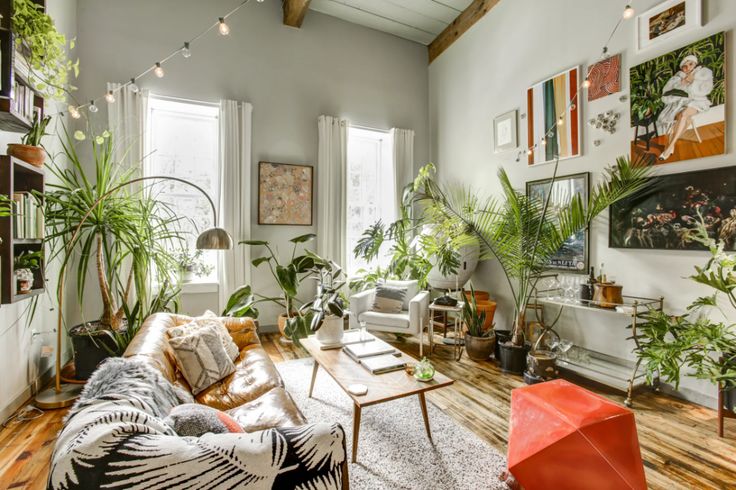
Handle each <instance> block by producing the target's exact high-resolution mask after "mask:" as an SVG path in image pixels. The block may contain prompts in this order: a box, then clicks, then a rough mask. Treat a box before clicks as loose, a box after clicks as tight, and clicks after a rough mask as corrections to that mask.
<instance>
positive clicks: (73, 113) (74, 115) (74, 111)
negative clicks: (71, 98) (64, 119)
mask: <svg viewBox="0 0 736 490" xmlns="http://www.w3.org/2000/svg"><path fill="white" fill-rule="evenodd" d="M68 109H69V115H70V116H72V118H73V119H79V118H80V117H82V115H81V114H80V113H79V109H77V108H76V107H74V106H73V105H70V106H69V107H68Z"/></svg>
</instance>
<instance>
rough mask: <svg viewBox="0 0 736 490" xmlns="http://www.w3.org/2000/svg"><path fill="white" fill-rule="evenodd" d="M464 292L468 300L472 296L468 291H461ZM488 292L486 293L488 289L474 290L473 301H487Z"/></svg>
mask: <svg viewBox="0 0 736 490" xmlns="http://www.w3.org/2000/svg"><path fill="white" fill-rule="evenodd" d="M463 293H465V299H466V301H470V298H471V297H472V294H471V293H470V291H467V290H465V291H463ZM490 297H491V296H490V294H488V291H477V290H476V291H475V301H477V302H481V301H488V300H489V298H490Z"/></svg>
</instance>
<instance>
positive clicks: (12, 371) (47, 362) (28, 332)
mask: <svg viewBox="0 0 736 490" xmlns="http://www.w3.org/2000/svg"><path fill="white" fill-rule="evenodd" d="M47 4H48V5H47V11H48V12H49V14H50V15H51V17H52V18H53V19H54V22H55V23H56V28H57V29H58V30H59V31H60V32H61V33H63V34H64V35H66V36H67V37H68V38H72V37H74V36H75V33H76V0H52V1H49V2H47ZM46 110H47V112H56V111H57V109H56V108H55V103H53V102H51V103H47V105H46ZM21 136H22V135H21V134H20V133H8V132H0V148H2V149H4V148H5V147H6V145H7V144H8V143H19V142H20V137H21ZM44 142H45V144H47V145H49V147H50V148H53V149H57V150H58V145H57V144H55V141H54V139H53V137H47V138H46V140H45V141H44ZM48 181H49V176H48V174H47V182H48ZM57 272H58V271H57V268H56V267H54V266H53V265H51V266H50V267H49V268H48V270H47V276H48V278H49V283H48V284H47V292H48V294H47V295H45V296H41V297H40V298H41V299H40V301H39V303H38V307H37V311H36V314H35V317H34V319H33V322H31V323H30V324H29V323H28V309H29V307H30V304H31V301H30V300H25V301H22V302H20V303H16V304H12V305H2V306H0V373H2V375H1V376H0V421H4V420H5V419H6V418H7V417H8V416H9V415H10V414H11V413H12V412H13V411H14V410H15V409H16V408H18V406H20V404H22V403H24V402H25V401H26V400H27V399H28V398H29V397H30V396H31V394H32V388H31V387H32V386H33V385H34V384H35V381H36V380H37V379H38V378H39V377H41V376H42V375H44V374H46V375H49V374H52V373H53V369H52V368H53V362H54V357H53V356H51V357H48V358H43V359H42V358H41V357H40V354H41V346H42V345H51V346H54V348H56V334H55V333H53V332H52V329H54V328H55V327H56V313H57V311H56V310H55V309H53V305H55V304H56V299H55V297H54V295H55V293H56V281H55V279H56V277H57ZM72 321H73V317H72ZM33 332H37V333H39V334H40V335H35V336H34V335H33ZM69 358H70V352H69V351H68V349H67V347H66V345H65V346H64V353H63V359H65V360H66V359H69Z"/></svg>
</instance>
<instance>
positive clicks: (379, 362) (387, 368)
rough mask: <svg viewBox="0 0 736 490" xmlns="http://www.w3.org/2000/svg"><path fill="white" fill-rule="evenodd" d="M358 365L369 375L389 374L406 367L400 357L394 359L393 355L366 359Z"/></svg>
mask: <svg viewBox="0 0 736 490" xmlns="http://www.w3.org/2000/svg"><path fill="white" fill-rule="evenodd" d="M360 364H361V365H362V366H363V367H364V368H366V369H367V370H368V371H370V372H371V374H383V373H390V372H391V371H398V370H400V369H404V368H405V367H406V362H404V360H403V359H402V358H401V357H396V356H395V355H393V354H383V355H380V356H371V357H366V358H363V359H361V360H360Z"/></svg>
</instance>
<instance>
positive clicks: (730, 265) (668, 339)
mask: <svg viewBox="0 0 736 490" xmlns="http://www.w3.org/2000/svg"><path fill="white" fill-rule="evenodd" d="M691 238H692V239H693V240H696V241H698V242H700V243H702V244H703V245H705V246H707V247H708V249H709V250H710V253H711V257H710V259H708V262H707V264H706V265H705V267H702V268H701V267H697V266H696V267H695V272H696V273H695V274H694V275H692V276H690V278H691V279H692V280H693V281H695V282H697V283H699V284H704V285H706V286H708V287H710V288H711V289H712V290H713V294H712V295H710V296H705V297H701V298H698V299H697V300H695V301H694V302H693V303H692V304H691V305H689V306H688V307H687V313H685V314H684V315H680V316H670V315H667V314H666V313H664V312H662V311H659V310H654V309H652V310H650V311H647V312H645V314H644V315H643V319H644V322H643V323H639V324H638V325H637V332H636V341H637V343H638V345H639V349H637V356H638V357H639V360H640V362H643V363H644V371H645V374H646V377H647V381H648V382H649V383H652V382H653V380H654V378H655V377H656V376H657V375H659V376H660V377H661V378H663V379H664V380H665V381H666V382H668V383H672V384H674V386H675V389H677V388H679V385H680V379H681V377H682V373H683V371H685V370H686V371H688V372H691V373H692V374H693V375H694V376H695V377H696V378H698V379H704V380H707V381H710V382H711V383H714V384H720V385H721V386H722V387H723V388H724V389H725V390H732V389H734V388H736V332H734V325H730V324H727V323H724V322H722V321H721V322H719V321H715V320H713V319H712V318H711V317H710V316H709V315H708V313H710V312H720V313H721V314H722V315H723V317H724V318H727V316H726V313H725V312H724V311H723V310H722V309H721V306H720V304H719V298H721V297H724V296H725V298H726V299H727V300H728V304H729V305H730V306H731V307H732V308H734V309H736V294H734V291H735V290H736V257H734V255H729V254H727V253H725V252H724V243H723V241H718V242H716V241H715V240H714V239H713V238H711V237H710V236H709V234H708V230H707V228H706V226H705V224H704V223H703V222H702V221H701V224H700V225H699V226H698V228H696V229H695V230H694V234H693V235H692V236H691ZM708 310H710V311H708Z"/></svg>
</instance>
